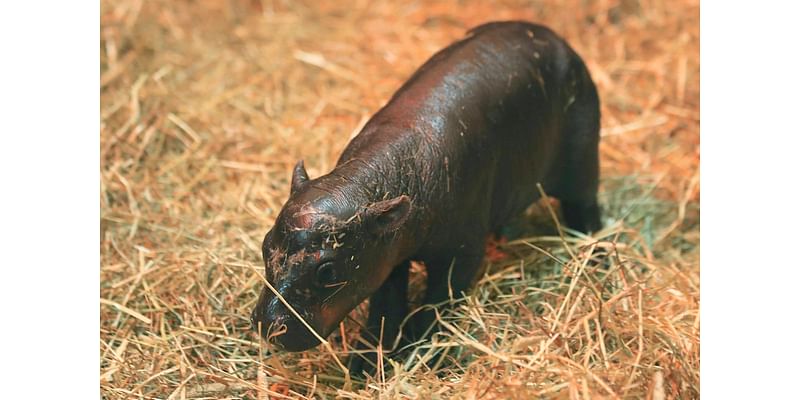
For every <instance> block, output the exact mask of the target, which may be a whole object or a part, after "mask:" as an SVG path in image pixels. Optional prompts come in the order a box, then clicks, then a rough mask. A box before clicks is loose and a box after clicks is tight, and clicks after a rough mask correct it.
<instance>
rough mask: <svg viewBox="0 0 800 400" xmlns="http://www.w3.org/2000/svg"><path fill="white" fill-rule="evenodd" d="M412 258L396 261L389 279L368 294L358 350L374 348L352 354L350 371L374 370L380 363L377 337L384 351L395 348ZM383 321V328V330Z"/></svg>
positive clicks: (405, 305) (370, 371)
mask: <svg viewBox="0 0 800 400" xmlns="http://www.w3.org/2000/svg"><path fill="white" fill-rule="evenodd" d="M410 267H411V263H410V262H409V261H404V262H402V263H400V264H399V265H397V266H396V267H395V268H394V270H393V271H392V273H391V274H390V275H389V277H388V278H387V279H386V282H384V283H383V285H381V287H380V289H378V291H377V292H375V294H373V295H372V297H370V298H369V317H367V324H366V326H365V327H364V329H363V330H362V331H361V340H359V342H358V344H357V346H356V349H357V350H371V351H369V352H365V353H361V354H353V355H352V356H351V357H350V374H351V375H352V376H359V375H361V373H362V371H367V372H369V373H372V372H373V371H374V370H375V367H376V365H377V358H378V357H377V351H375V349H376V348H377V343H378V339H379V338H380V339H381V344H382V348H383V352H384V353H388V352H390V351H391V350H393V348H392V347H393V346H394V343H395V340H396V339H397V336H398V334H399V333H400V323H402V322H403V319H404V318H405V317H406V315H407V314H408V271H409V268H410ZM381 323H383V330H382V331H381Z"/></svg>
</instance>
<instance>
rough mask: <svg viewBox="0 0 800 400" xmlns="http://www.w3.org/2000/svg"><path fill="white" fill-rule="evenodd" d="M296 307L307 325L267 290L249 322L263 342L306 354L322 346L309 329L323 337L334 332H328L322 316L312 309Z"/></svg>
mask: <svg viewBox="0 0 800 400" xmlns="http://www.w3.org/2000/svg"><path fill="white" fill-rule="evenodd" d="M294 308H295V311H297V312H298V313H299V314H300V316H301V317H303V320H304V321H305V323H303V321H300V320H299V319H298V318H296V317H295V316H294V314H293V313H292V312H291V311H289V310H288V309H287V308H286V306H285V305H284V304H283V303H282V302H280V300H279V299H278V298H277V297H275V295H274V294H272V292H270V291H269V289H267V288H264V290H262V292H261V296H260V298H259V299H258V303H257V305H256V307H255V309H254V310H253V313H252V315H251V316H250V322H251V324H252V326H253V329H255V330H256V331H257V332H258V333H259V335H261V337H262V338H264V340H266V341H267V342H269V343H271V344H273V345H275V347H277V348H278V349H280V350H285V351H290V352H296V351H304V350H308V349H310V348H312V347H315V346H317V345H319V344H320V341H319V339H317V336H316V335H315V334H314V333H313V332H312V331H311V330H310V329H309V327H311V329H313V330H314V331H315V332H316V333H317V334H319V335H321V337H326V336H327V335H328V334H330V331H332V329H325V327H324V326H323V325H325V324H322V323H321V321H320V318H317V317H318V316H319V314H320V313H319V312H314V310H313V307H308V308H298V307H294ZM306 324H308V325H306Z"/></svg>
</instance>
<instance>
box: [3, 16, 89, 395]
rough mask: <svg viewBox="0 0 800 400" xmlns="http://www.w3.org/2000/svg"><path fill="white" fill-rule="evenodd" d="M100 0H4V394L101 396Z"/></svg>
mask: <svg viewBox="0 0 800 400" xmlns="http://www.w3.org/2000/svg"><path fill="white" fill-rule="evenodd" d="M99 21H100V7H99V2H97V1H80V2H72V1H64V2H58V1H52V2H41V1H36V2H5V3H3V4H2V5H1V6H0V52H1V53H0V54H2V57H0V235H2V237H0V243H1V244H2V245H0V248H2V250H3V251H2V253H1V254H2V256H1V257H0V268H1V269H0V271H2V272H0V273H2V275H1V276H0V296H2V298H1V299H0V304H2V313H0V318H2V321H3V323H2V325H1V326H0V335H2V343H3V357H2V361H0V362H1V363H2V366H3V367H4V368H3V382H6V385H5V387H4V388H3V397H4V398H9V399H11V398H18V399H22V398H45V399H47V398H51V399H55V398H64V397H70V398H94V396H98V398H99V396H100V386H99V380H98V376H99V360H100V357H99V355H100V354H99V352H100V350H99V339H100V320H99V315H100V305H99V301H98V299H99V297H100V293H99V292H100V285H99V276H100V275H99V266H100V255H99V243H100V237H99V207H100V201H99V199H100V196H99V193H100V188H99V160H100V155H99V154H100V146H99V132H100V130H99V121H100V94H99V93H100V84H99V78H100V54H99V43H100V33H99Z"/></svg>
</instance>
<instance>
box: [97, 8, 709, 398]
mask: <svg viewBox="0 0 800 400" xmlns="http://www.w3.org/2000/svg"><path fill="white" fill-rule="evenodd" d="M401 3H403V2H384V1H374V2H369V1H356V2H335V1H309V2H298V3H295V2H283V1H269V0H264V1H260V2H259V1H257V0H256V1H233V0H231V1H211V0H208V1H194V2H185V1H142V0H139V1H136V0H121V1H103V2H102V10H101V13H102V17H101V18H102V19H101V43H100V52H101V62H102V65H101V71H102V74H101V103H102V106H101V133H100V145H101V199H100V203H101V221H100V228H101V243H100V246H101V268H100V274H101V299H100V302H101V316H100V318H101V332H100V353H101V358H100V387H101V392H102V394H103V396H104V397H105V398H145V399H150V398H173V399H178V398H303V397H305V398H334V397H342V398H376V397H380V398H420V399H424V398H453V397H456V398H521V399H527V398H532V397H537V396H538V397H545V398H549V397H556V398H567V397H569V398H597V397H608V398H616V397H621V398H653V399H664V398H695V397H698V396H699V366H700V359H699V329H700V326H699V316H700V313H699V293H700V291H699V168H698V166H699V27H698V25H699V5H698V2H697V1H689V0H687V1H657V0H656V1H653V0H650V1H648V0H620V1H613V0H610V1H609V0H605V1H593V0H583V1H578V0H568V1H555V0H542V1H531V2H525V1H499V2H495V3H493V4H489V3H488V2H477V1H441V2H435V3H430V4H428V3H424V2H413V3H408V4H402V5H401ZM502 19H526V20H530V21H535V22H543V23H545V24H547V25H549V26H551V27H552V28H553V29H554V30H556V31H557V32H559V33H561V34H562V35H563V36H564V37H565V38H566V39H568V41H569V42H570V43H571V44H572V46H573V47H574V48H575V49H576V50H577V51H578V53H579V54H581V55H582V56H583V58H584V59H585V60H586V61H587V64H588V65H589V68H590V70H591V72H592V74H593V77H594V79H595V81H596V83H597V85H598V87H599V89H600V93H601V99H602V103H603V122H602V123H603V131H602V135H603V138H602V144H601V152H602V174H603V183H602V188H601V202H602V206H603V208H604V210H605V214H604V224H605V225H606V227H607V228H606V229H605V230H604V231H602V232H600V233H598V234H596V235H595V236H594V237H592V238H588V237H577V236H574V235H570V233H569V232H566V233H565V234H564V236H561V235H559V234H558V230H557V229H555V224H554V223H553V222H552V218H551V217H550V209H549V208H548V203H542V204H540V205H539V206H538V207H534V210H533V212H532V216H531V219H534V218H538V219H539V220H541V221H542V224H540V225H544V226H546V227H549V228H548V229H544V230H543V231H542V232H544V233H541V232H540V233H535V232H533V231H530V230H527V231H526V230H522V232H523V234H522V235H521V236H519V237H517V238H512V239H509V240H507V241H501V242H498V243H495V244H493V245H492V251H491V252H490V253H491V255H492V257H489V259H488V260H487V264H488V268H487V271H486V273H485V275H484V276H483V277H482V278H481V280H480V282H479V284H478V286H477V288H476V289H475V291H474V293H473V294H472V295H471V296H470V297H468V298H466V299H463V300H459V301H458V302H457V303H458V304H457V305H456V306H455V307H454V308H453V310H452V311H450V312H445V313H443V314H442V315H441V320H442V321H443V325H444V330H443V332H442V333H441V334H439V335H438V336H437V337H436V338H435V340H434V341H433V342H431V343H428V344H427V345H424V346H420V347H418V348H417V350H416V351H415V352H413V353H412V354H410V355H409V357H408V358H406V359H401V360H388V359H387V360H385V362H384V364H383V368H382V370H381V373H379V374H378V375H377V376H376V377H375V378H370V379H369V380H367V381H366V382H365V381H364V379H362V378H358V379H356V378H353V379H350V380H348V379H347V378H346V377H345V374H344V372H343V371H342V370H341V369H340V368H339V367H338V366H337V362H336V360H335V358H336V357H338V358H339V359H341V360H343V361H344V360H345V358H346V357H347V352H348V350H349V349H351V347H352V343H353V341H354V340H355V335H356V332H357V323H356V322H355V321H358V320H359V319H360V318H363V311H364V310H363V307H362V309H359V310H356V311H355V312H354V313H353V314H352V319H348V320H346V321H345V322H344V324H343V326H342V330H341V332H339V333H336V334H334V335H332V336H331V338H330V342H331V345H332V348H333V353H330V352H326V351H324V350H323V349H315V350H311V351H308V352H304V353H300V354H279V355H274V356H269V357H266V356H264V354H265V351H266V349H264V348H262V347H261V345H260V343H259V340H258V338H257V337H256V336H255V335H254V334H253V333H252V332H251V331H250V327H249V321H248V316H249V313H250V310H251V309H252V307H253V305H254V302H255V300H256V296H257V294H258V291H259V290H260V287H261V285H262V284H261V282H260V279H261V278H260V277H259V274H261V273H262V269H263V267H262V265H263V264H262V262H261V259H260V251H259V246H260V242H261V239H262V238H263V235H264V234H265V233H266V231H267V229H268V228H269V227H270V226H271V224H272V221H273V219H274V218H275V216H276V214H277V212H278V211H279V209H280V207H281V205H282V203H283V201H284V200H285V199H286V197H287V196H288V177H289V174H290V169H291V166H292V165H293V164H294V163H295V162H296V161H297V160H298V159H301V158H302V159H305V160H306V166H307V167H308V170H309V173H310V174H311V175H312V177H314V176H318V175H320V174H323V173H325V172H327V171H329V170H330V169H331V168H332V167H333V165H334V163H335V160H336V158H337V156H338V154H339V152H340V151H341V150H342V149H343V147H344V146H345V144H346V143H347V142H348V139H349V138H350V137H351V136H352V135H353V134H354V133H355V132H357V130H358V128H359V127H360V126H361V125H362V124H363V123H364V122H365V121H366V119H367V118H368V117H369V116H370V115H371V114H372V113H373V112H375V111H376V110H377V109H378V108H379V107H380V106H381V105H382V104H383V102H385V101H386V100H387V99H388V98H389V96H390V95H391V94H392V93H393V91H394V90H395V89H397V88H398V87H399V85H400V84H401V83H402V82H403V81H404V80H405V79H406V78H407V77H408V76H409V75H410V74H411V72H412V71H413V70H414V69H415V68H416V67H417V66H418V65H420V64H421V63H422V62H423V61H425V59H427V57H429V56H430V55H431V54H432V53H434V52H435V51H436V50H438V49H440V48H442V47H444V46H446V45H447V44H448V43H450V42H451V41H452V40H454V39H457V38H459V37H461V36H462V35H463V34H464V32H465V31H466V30H467V29H468V28H470V27H472V26H475V25H478V24H480V23H482V22H486V21H489V20H502ZM553 211H555V212H557V208H556V209H554V210H553ZM592 250H594V257H595V258H602V259H603V260H602V262H601V263H600V264H604V265H608V266H609V267H608V269H603V268H597V267H595V265H597V263H594V262H589V261H590V260H589V256H588V255H589V254H590V253H591V251H592ZM445 351H446V352H447V357H445V358H444V360H446V361H447V362H444V363H441V364H439V365H438V366H435V368H434V369H433V370H431V369H430V368H429V367H428V366H427V365H426V363H425V362H424V361H425V360H426V359H427V358H429V357H431V356H432V355H433V354H435V353H437V352H445Z"/></svg>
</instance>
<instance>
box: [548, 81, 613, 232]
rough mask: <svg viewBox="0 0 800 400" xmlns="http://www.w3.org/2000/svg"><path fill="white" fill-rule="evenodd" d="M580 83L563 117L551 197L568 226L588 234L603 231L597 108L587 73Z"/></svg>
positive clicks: (597, 103) (596, 99)
mask: <svg viewBox="0 0 800 400" xmlns="http://www.w3.org/2000/svg"><path fill="white" fill-rule="evenodd" d="M580 81H582V87H579V88H578V91H579V93H580V95H579V96H576V99H575V101H574V102H573V103H572V104H571V105H569V106H568V107H569V108H568V109H567V112H566V116H565V121H564V132H563V135H564V136H563V142H562V143H563V147H562V148H561V157H560V160H561V162H560V163H559V164H558V165H556V168H555V171H554V172H555V173H556V174H558V176H557V177H556V179H555V182H556V188H555V191H554V193H552V194H553V195H555V197H556V198H558V199H559V201H560V202H561V212H562V213H563V215H564V220H565V222H566V224H567V226H569V227H570V228H572V229H575V230H577V231H580V232H583V233H590V232H596V231H598V230H600V228H601V227H602V226H601V223H600V207H599V206H598V205H597V188H598V184H599V177H600V161H599V154H598V151H599V149H598V146H599V140H600V104H599V99H598V97H597V90H596V89H595V87H594V84H592V82H591V80H590V79H589V76H588V73H584V78H583V79H582V80H580Z"/></svg>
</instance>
